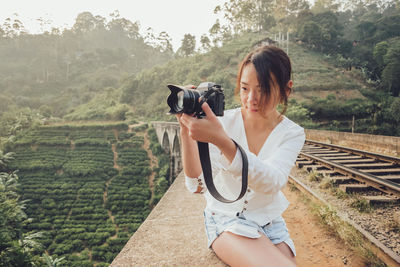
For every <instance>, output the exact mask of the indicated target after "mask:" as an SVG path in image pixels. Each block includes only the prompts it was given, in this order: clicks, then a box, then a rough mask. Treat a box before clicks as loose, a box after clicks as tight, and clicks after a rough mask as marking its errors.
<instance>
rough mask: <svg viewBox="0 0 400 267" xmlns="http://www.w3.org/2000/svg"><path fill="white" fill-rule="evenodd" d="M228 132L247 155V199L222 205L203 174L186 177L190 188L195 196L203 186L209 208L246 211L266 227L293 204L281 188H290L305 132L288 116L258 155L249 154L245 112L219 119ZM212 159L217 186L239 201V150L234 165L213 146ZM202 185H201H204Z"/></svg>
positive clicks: (232, 212) (227, 113)
mask: <svg viewBox="0 0 400 267" xmlns="http://www.w3.org/2000/svg"><path fill="white" fill-rule="evenodd" d="M219 120H220V122H221V123H222V126H223V127H224V130H225V131H226V133H227V134H228V135H229V137H231V138H232V139H233V140H235V141H236V142H237V143H238V144H239V145H240V146H241V147H242V148H243V149H244V150H245V152H246V154H247V158H248V162H249V167H248V184H249V185H248V190H247V192H246V194H245V195H244V197H243V198H241V199H240V200H238V201H236V202H233V203H222V202H220V201H218V200H216V199H215V198H213V197H212V196H211V194H210V193H209V192H208V191H207V189H206V188H205V182H204V177H203V174H201V175H200V176H199V177H198V178H197V179H196V178H189V177H187V176H186V178H185V184H186V187H187V189H188V190H189V191H190V192H192V193H194V192H196V191H197V187H198V186H199V185H200V186H201V187H203V190H202V192H205V199H206V201H207V206H206V209H208V210H210V211H215V212H218V213H222V214H226V215H228V216H236V215H237V213H238V212H239V213H240V212H243V214H244V215H245V217H246V219H249V220H252V221H255V222H256V223H258V224H259V225H265V224H267V223H269V222H271V221H272V220H273V219H275V218H277V217H279V216H281V214H282V213H283V211H284V210H285V209H286V208H287V207H288V205H289V202H288V201H287V199H286V197H285V196H284V195H283V193H282V191H281V189H282V188H283V187H284V186H285V185H286V183H287V180H288V176H289V173H290V170H291V169H292V167H293V166H294V163H295V161H296V158H297V155H298V154H299V152H300V150H301V148H302V147H303V144H304V141H305V134H304V129H303V128H302V127H300V126H299V125H297V124H296V123H294V122H293V121H291V120H290V119H288V118H287V117H285V116H284V118H283V120H282V121H281V122H280V123H279V124H278V125H277V126H275V128H274V129H273V130H272V132H271V133H270V135H269V136H268V138H267V139H266V141H265V143H264V144H263V146H262V148H261V150H260V152H259V153H258V155H255V154H254V153H252V152H250V151H249V147H248V143H247V138H246V133H245V129H244V124H243V118H242V114H241V109H240V108H237V109H231V110H227V111H225V114H224V116H223V117H219ZM209 149H210V160H211V165H212V173H213V179H214V184H215V187H216V188H217V190H218V192H219V193H220V194H221V195H222V196H223V197H225V198H227V199H236V198H237V197H238V196H239V193H240V190H241V187H242V181H241V180H242V178H241V177H242V157H241V154H240V151H239V149H237V152H236V155H235V158H234V159H233V161H232V163H231V164H229V161H228V160H227V159H226V157H225V156H224V155H223V154H222V153H221V152H220V150H219V149H218V148H217V147H216V146H214V145H212V144H209ZM200 183H201V184H200Z"/></svg>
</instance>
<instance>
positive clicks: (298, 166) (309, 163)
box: [296, 160, 313, 168]
mask: <svg viewBox="0 0 400 267" xmlns="http://www.w3.org/2000/svg"><path fill="white" fill-rule="evenodd" d="M312 164H313V161H311V160H307V161H296V166H297V168H303V166H305V165H312Z"/></svg>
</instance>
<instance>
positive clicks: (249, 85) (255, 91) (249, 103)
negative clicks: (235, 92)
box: [240, 63, 278, 117]
mask: <svg viewBox="0 0 400 267" xmlns="http://www.w3.org/2000/svg"><path fill="white" fill-rule="evenodd" d="M270 86H271V92H277V90H275V88H274V87H275V86H274V83H273V82H272V83H271V85H270ZM272 95H276V94H274V93H272ZM276 99H277V97H268V99H267V101H266V102H265V104H266V107H265V109H264V114H261V110H260V107H259V104H260V100H261V87H260V84H259V82H258V79H257V72H256V69H255V67H254V65H253V64H252V63H249V64H247V65H246V66H244V68H243V71H242V77H241V79H240V102H241V103H242V108H243V109H244V111H245V112H246V115H248V116H251V117H262V115H264V116H268V115H269V114H270V113H271V112H273V111H275V109H276V106H277V104H278V101H276Z"/></svg>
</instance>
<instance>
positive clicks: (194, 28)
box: [0, 0, 226, 50]
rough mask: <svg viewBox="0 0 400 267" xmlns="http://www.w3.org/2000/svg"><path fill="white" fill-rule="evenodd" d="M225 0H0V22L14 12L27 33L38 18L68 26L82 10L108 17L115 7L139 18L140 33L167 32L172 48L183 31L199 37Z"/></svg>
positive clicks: (32, 30) (34, 27)
mask: <svg viewBox="0 0 400 267" xmlns="http://www.w3.org/2000/svg"><path fill="white" fill-rule="evenodd" d="M225 1H226V0H107V1H106V0H97V1H95V0H11V1H10V0H1V1H0V3H1V2H2V3H1V8H0V24H3V23H4V21H5V19H6V18H8V17H11V18H13V17H15V16H14V15H13V14H14V13H17V14H18V18H19V20H21V21H22V23H23V24H24V26H25V28H26V29H27V31H28V32H29V33H40V29H41V27H40V24H39V22H38V21H37V19H38V18H43V19H44V20H50V21H51V24H50V25H51V26H53V27H56V28H70V27H71V26H72V25H73V24H74V21H75V19H76V17H77V15H78V14H79V13H81V12H84V11H89V12H91V13H92V14H93V15H94V16H96V15H100V16H102V17H105V18H109V14H110V13H112V12H113V11H114V10H118V11H119V13H120V16H121V17H123V18H126V19H129V20H130V21H132V22H135V21H139V22H140V25H141V27H140V28H141V33H144V32H145V30H146V29H147V28H148V27H151V28H153V30H154V33H155V34H156V35H158V33H160V32H162V31H166V32H167V33H168V34H169V36H170V37H171V38H172V45H173V48H174V50H177V49H178V48H179V47H180V44H181V40H182V39H183V36H184V34H186V33H190V34H192V35H195V36H196V41H197V45H199V40H200V36H201V35H202V34H204V33H208V30H209V29H210V28H211V27H212V25H213V24H214V23H215V21H216V19H217V18H218V16H217V15H215V14H214V13H213V11H214V8H215V7H216V6H217V5H221V4H223V3H224V2H225Z"/></svg>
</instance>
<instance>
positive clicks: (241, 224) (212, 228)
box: [204, 210, 296, 256]
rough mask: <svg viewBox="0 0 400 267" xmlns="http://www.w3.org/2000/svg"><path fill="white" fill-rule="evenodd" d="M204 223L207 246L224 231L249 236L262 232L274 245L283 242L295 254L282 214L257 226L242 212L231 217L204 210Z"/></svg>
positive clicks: (252, 236)
mask: <svg viewBox="0 0 400 267" xmlns="http://www.w3.org/2000/svg"><path fill="white" fill-rule="evenodd" d="M204 224H205V229H206V234H207V239H208V247H209V248H211V245H212V243H213V242H214V240H215V239H217V237H218V236H219V235H220V234H222V233H223V232H224V231H228V232H231V233H234V234H237V235H241V236H245V237H249V238H259V237H261V234H264V235H265V236H267V237H268V238H269V240H271V242H272V243H273V244H275V245H276V244H279V243H281V242H285V243H286V244H287V245H288V246H289V248H290V249H291V250H292V252H293V255H295V256H296V249H295V247H294V243H293V240H292V239H291V238H290V236H289V232H288V229H287V227H286V223H285V220H284V219H283V218H282V216H279V217H278V218H276V219H274V220H272V221H271V222H270V223H268V224H266V225H264V226H259V225H258V224H257V223H256V222H254V221H250V220H247V219H246V218H245V216H244V215H243V214H239V216H235V217H231V216H227V215H223V214H219V213H216V212H211V211H208V210H205V211H204Z"/></svg>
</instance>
